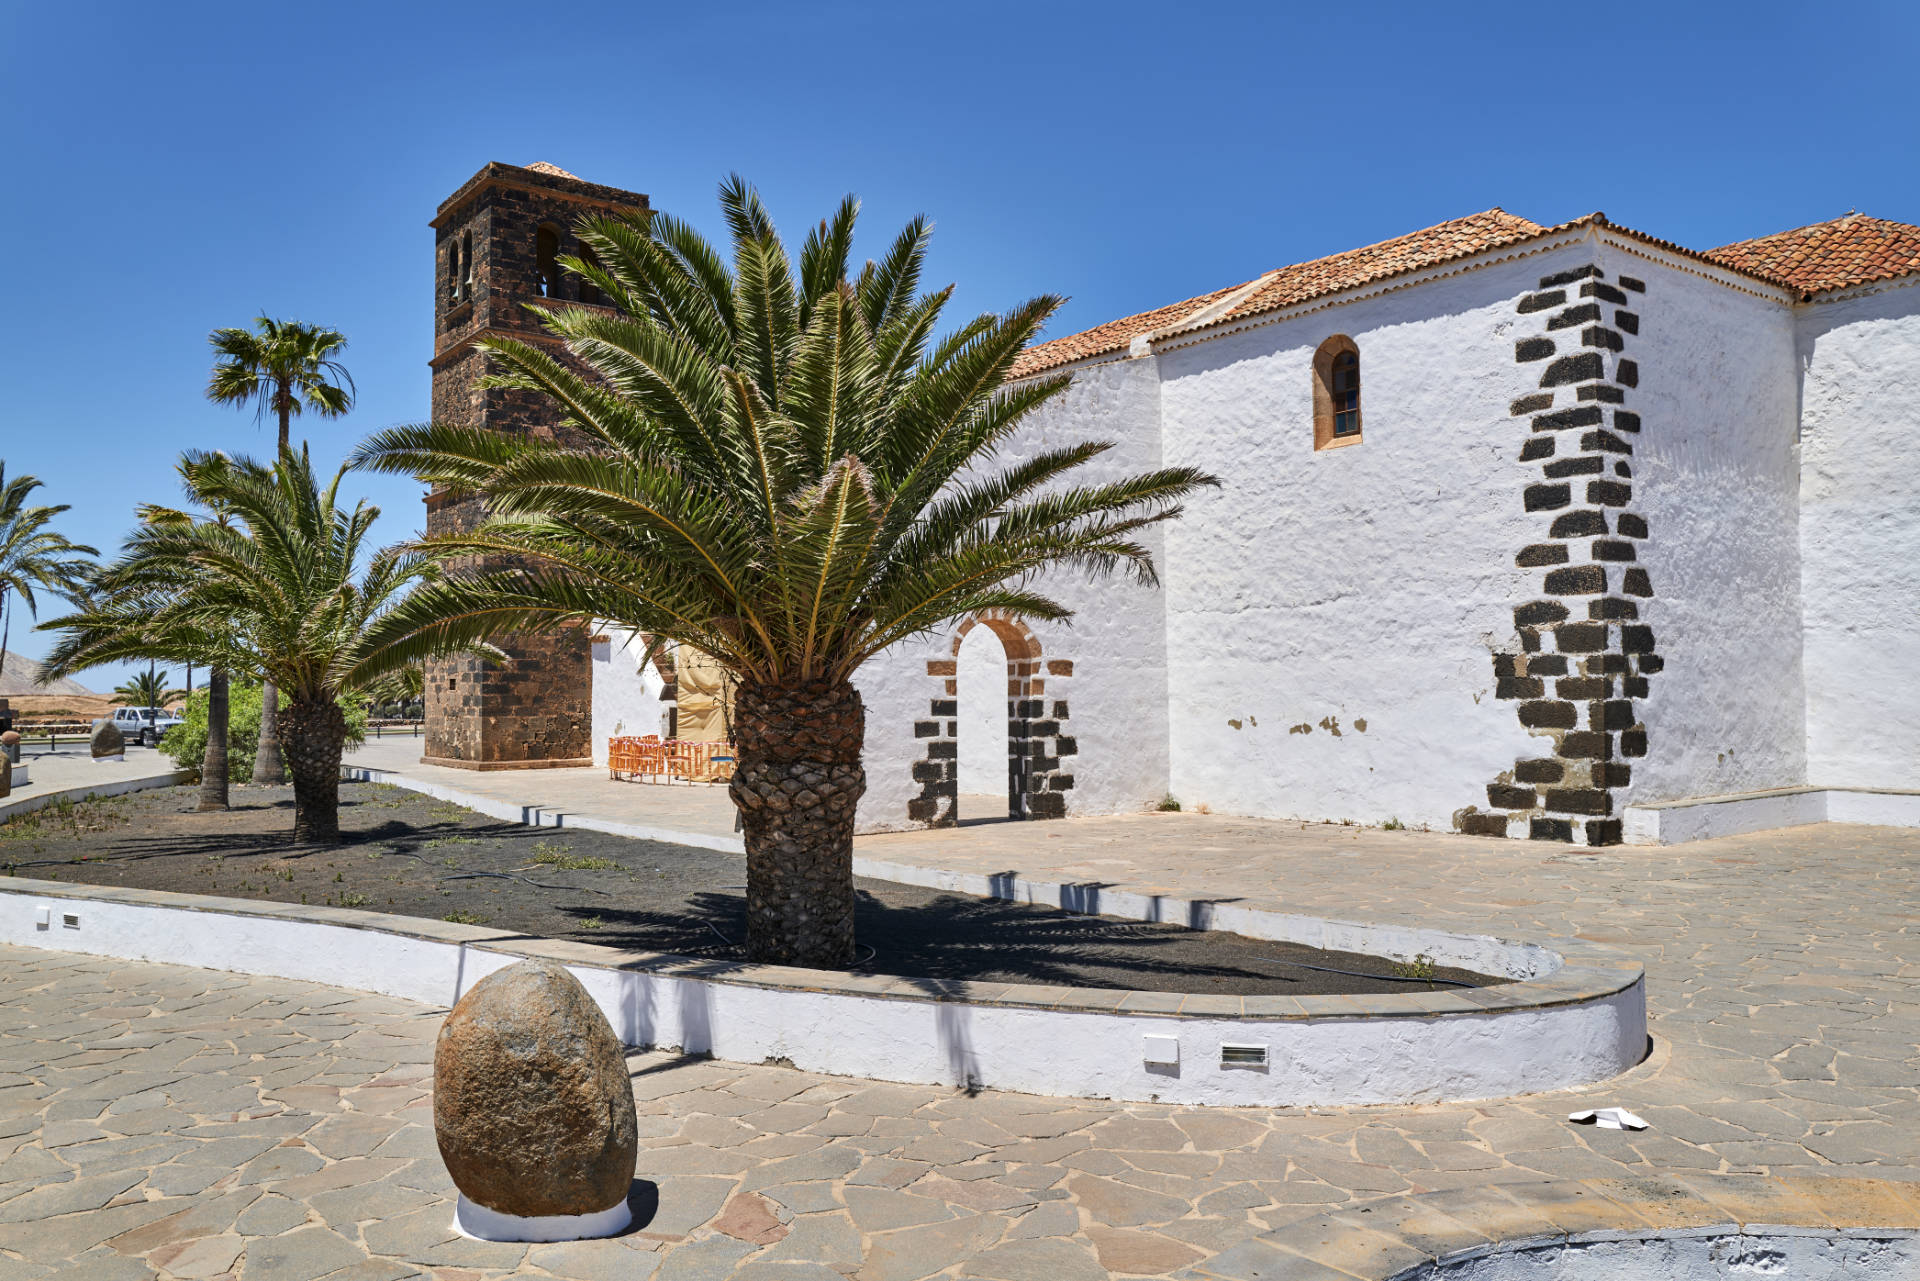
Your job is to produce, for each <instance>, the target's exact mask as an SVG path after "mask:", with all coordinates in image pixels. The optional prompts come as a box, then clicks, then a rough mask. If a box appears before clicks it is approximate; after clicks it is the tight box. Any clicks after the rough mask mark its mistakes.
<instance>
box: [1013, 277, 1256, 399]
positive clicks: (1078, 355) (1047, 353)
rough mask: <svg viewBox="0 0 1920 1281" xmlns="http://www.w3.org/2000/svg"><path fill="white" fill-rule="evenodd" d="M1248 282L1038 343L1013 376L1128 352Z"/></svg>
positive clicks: (1016, 365)
mask: <svg viewBox="0 0 1920 1281" xmlns="http://www.w3.org/2000/svg"><path fill="white" fill-rule="evenodd" d="M1242 288H1245V286H1244V285H1229V286H1228V287H1227V288H1225V289H1216V290H1214V291H1213V292H1212V293H1210V294H1201V295H1200V296H1199V297H1198V298H1189V299H1187V300H1186V301H1185V302H1176V303H1173V304H1172V305H1170V306H1166V307H1160V308H1156V309H1155V310H1153V311H1143V312H1141V313H1140V314H1139V315H1137V316H1122V317H1121V318H1120V319H1118V320H1109V321H1108V322H1107V323H1106V324H1104V325H1095V326H1094V327H1093V328H1092V329H1085V330H1082V331H1081V332H1079V333H1077V334H1069V335H1067V336H1066V337H1065V338H1055V339H1053V340H1052V341H1050V342H1043V343H1035V344H1034V345H1033V346H1031V347H1029V348H1027V349H1026V350H1025V351H1023V352H1021V353H1020V359H1018V360H1017V361H1015V362H1014V365H1013V372H1012V373H1010V374H1009V375H1008V377H1010V378H1025V377H1027V376H1028V375H1029V374H1037V373H1039V372H1040V371H1041V370H1043V369H1052V368H1053V367H1054V366H1056V365H1069V364H1072V363H1073V362H1074V361H1076V360H1085V359H1086V358H1087V357H1089V356H1104V355H1106V354H1107V353H1108V352H1112V351H1124V350H1126V348H1127V345H1128V344H1129V343H1131V342H1132V341H1133V340H1134V338H1135V337H1137V336H1138V335H1140V334H1144V333H1148V332H1150V331H1152V330H1155V329H1158V328H1160V327H1161V326H1163V325H1171V324H1172V323H1173V322H1174V321H1176V320H1179V319H1181V318H1182V317H1184V316H1191V315H1193V314H1194V313H1195V312H1197V311H1199V310H1200V309H1201V308H1203V307H1206V306H1209V305H1211V304H1213V303H1216V302H1219V301H1220V300H1221V299H1222V298H1225V297H1227V296H1228V295H1229V294H1231V293H1233V291H1234V290H1236V289H1242Z"/></svg>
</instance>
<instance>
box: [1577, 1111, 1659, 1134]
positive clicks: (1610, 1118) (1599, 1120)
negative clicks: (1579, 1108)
mask: <svg viewBox="0 0 1920 1281" xmlns="http://www.w3.org/2000/svg"><path fill="white" fill-rule="evenodd" d="M1567 1120H1569V1121H1573V1122H1576V1123H1578V1124H1580V1125H1597V1126H1599V1127H1600V1128H1601V1129H1603V1130H1644V1129H1646V1128H1647V1123H1646V1122H1645V1121H1643V1120H1641V1119H1640V1118H1639V1117H1637V1116H1635V1115H1634V1114H1633V1113H1631V1112H1629V1111H1627V1110H1626V1109H1625V1108H1589V1109H1587V1110H1586V1111H1584V1112H1569V1113H1567Z"/></svg>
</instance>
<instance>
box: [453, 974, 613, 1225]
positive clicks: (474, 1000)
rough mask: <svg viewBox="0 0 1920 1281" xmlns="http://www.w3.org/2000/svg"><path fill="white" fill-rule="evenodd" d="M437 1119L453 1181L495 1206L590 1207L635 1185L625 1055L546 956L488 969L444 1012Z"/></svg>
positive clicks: (599, 1207)
mask: <svg viewBox="0 0 1920 1281" xmlns="http://www.w3.org/2000/svg"><path fill="white" fill-rule="evenodd" d="M433 1126H434V1133H435V1136H436V1137H437V1138H438V1140H439V1143H440V1156H441V1159H442V1160H444V1161H445V1162H446V1164H447V1173H448V1174H450V1175H452V1176H453V1182H454V1186H456V1187H458V1188H459V1189H460V1191H461V1192H462V1193H464V1194H465V1195H466V1197H467V1198H468V1199H469V1200H471V1201H473V1202H474V1203H475V1204H477V1205H480V1206H484V1207H485V1208H487V1209H489V1210H493V1211H496V1212H497V1213H500V1214H508V1215H518V1216H521V1217H529V1218H530V1217H534V1216H540V1215H581V1214H595V1213H598V1212H600V1211H604V1210H607V1209H609V1208H610V1207H612V1206H615V1205H618V1204H620V1203H621V1202H623V1201H624V1200H625V1199H626V1197H627V1192H628V1190H629V1188H630V1187H631V1186H632V1183H633V1172H634V1161H635V1158H636V1156H637V1153H638V1148H639V1127H638V1124H637V1122H636V1120H635V1117H634V1108H633V1086H632V1083H631V1082H630V1081H629V1080H628V1078H627V1064H626V1057H625V1055H624V1053H623V1052H622V1049H621V1045H620V1041H619V1039H618V1038H617V1037H615V1036H614V1034H613V1028H612V1027H611V1026H610V1025H609V1024H608V1023H607V1018H606V1015H604V1014H602V1013H601V1012H600V1007H599V1006H597V1005H595V1004H594V1002H593V998H592V997H590V996H588V995H587V991H586V989H585V988H583V987H581V986H580V981H579V980H578V979H576V978H574V977H573V975H571V974H569V973H568V972H567V970H566V968H565V967H564V966H561V965H559V964H557V963H555V962H552V961H521V962H519V963H518V964H515V965H511V966H508V967H507V968H506V969H504V970H500V971H497V972H496V973H493V974H490V975H488V976H487V977H486V978H484V979H482V980H480V982H478V983H476V984H475V985H474V986H473V988H472V990H470V991H469V992H468V993H467V994H466V995H465V996H463V997H461V998H460V1001H459V1003H458V1004H457V1005H455V1006H454V1007H453V1012H452V1013H451V1014H449V1015H447V1018H446V1022H445V1023H443V1024H441V1027H440V1039H439V1043H438V1045H437V1046H436V1047H435V1049H434V1055H433Z"/></svg>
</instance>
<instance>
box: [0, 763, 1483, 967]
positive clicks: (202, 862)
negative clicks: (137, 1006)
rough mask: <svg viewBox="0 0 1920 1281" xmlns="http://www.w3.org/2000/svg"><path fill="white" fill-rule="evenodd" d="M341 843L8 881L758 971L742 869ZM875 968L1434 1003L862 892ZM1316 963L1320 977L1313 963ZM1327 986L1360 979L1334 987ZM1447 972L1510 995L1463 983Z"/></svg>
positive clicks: (1048, 921)
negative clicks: (305, 912) (442, 929)
mask: <svg viewBox="0 0 1920 1281" xmlns="http://www.w3.org/2000/svg"><path fill="white" fill-rule="evenodd" d="M340 791H341V808H340V825H341V829H342V834H343V836H344V837H345V840H344V842H343V843H342V844H339V845H332V846H324V847H312V846H296V845H293V844H292V843H291V839H292V838H291V831H292V827H293V795H292V789H291V788H285V787H235V788H234V789H233V802H234V808H233V809H232V810H231V811H229V812H227V813H224V814H198V813H195V812H193V806H194V802H195V799H196V796H197V789H195V788H191V787H173V788H163V789H159V790H156V791H150V792H139V793H135V794H132V795H129V796H119V797H113V798H110V799H106V800H96V801H87V802H84V803H82V804H80V805H74V806H64V805H63V806H55V807H49V808H47V809H44V810H40V811H38V812H36V813H34V814H28V815H24V816H22V817H20V818H16V819H14V820H13V821H12V822H10V823H6V824H0V870H4V871H5V872H6V873H7V874H8V875H13V876H26V877H35V878H39V879H42V880H60V881H79V882H84V883H86V884H90V885H124V886H129V887H135V888H140V889H154V890H175V891H180V892H185V893H198V894H222V895H226V896H228V897H232V898H254V899H271V900H274V901H276V902H282V903H313V904H325V905H331V906H336V907H356V908H363V909H367V910H371V911H379V912H392V913H395V914H397V915H401V916H416V917H428V918H432V919H437V920H446V921H464V922H468V923H471V924H476V925H489V926H495V927H498V928H502V929H510V930H514V931H517V932H520V933H523V934H529V935H536V936H540V937H544V938H565V939H574V940H577V941H580V942H583V943H599V944H603V945H606V946H609V947H620V948H634V949H640V950H644V951H652V952H676V953H681V954H684V955H690V956H702V957H711V958H714V959H726V960H737V959H743V949H742V948H741V947H740V946H739V941H740V940H741V939H742V938H743V937H744V936H745V932H746V926H745V918H746V906H745V882H746V861H745V860H744V859H743V858H741V857H740V856H738V855H733V854H722V853H718V852H716V851H712V850H702V849H694V848H690V847H688V846H684V845H668V844H664V843H661V842H657V841H636V840H630V839H628V838H626V837H620V836H608V835H604V834H601V833H598V832H586V831H579V830H571V829H568V830H554V829H536V828H527V827H522V826H519V825H518V824H512V823H502V822H499V821H496V820H493V819H488V818H484V817H482V816H480V815H476V814H474V813H473V812H471V811H469V810H465V809H462V808H460V807H459V806H456V805H451V804H447V803H446V802H443V801H436V800H433V799H431V798H430V797H426V796H422V795H419V794H418V793H414V792H408V791H404V790H401V789H399V788H394V787H386V786H381V785H378V784H343V785H342V787H341V789H340ZM858 884H859V890H860V906H859V916H858V922H857V929H858V936H859V940H860V943H861V948H860V964H859V965H858V966H857V968H858V969H860V970H863V971H869V972H875V973H883V974H897V975H901V976H903V977H914V978H921V977H930V978H947V979H977V980H990V981H994V982H1003V983H1009V982H1010V983H1052V984H1063V985H1069V986H1078V987H1095V988H1132V989H1139V990H1146V991H1156V992H1217V993H1229V994H1251V993H1288V994H1293V995H1310V994H1324V993H1361V992H1419V991H1427V990H1429V988H1430V984H1429V983H1428V982H1427V981H1425V978H1424V977H1423V978H1408V977H1405V976H1404V972H1403V973H1401V974H1396V972H1395V971H1396V967H1395V966H1394V965H1393V963H1392V962H1389V961H1386V960H1383V959H1381V958H1380V957H1375V956H1364V955H1359V954H1355V953H1351V952H1323V951H1320V950H1318V949H1315V948H1309V947H1302V946H1300V945H1297V944H1290V943H1270V942H1264V941H1261V940H1258V939H1250V938H1245V937H1242V936H1240V935H1237V934H1227V933H1222V932H1218V931H1196V930H1185V929H1181V928H1178V927H1176V926H1168V925H1148V924H1142V923H1140V922H1137V921H1125V920H1119V919H1116V918H1113V917H1106V916H1089V915H1083V914H1078V913H1071V912H1063V911H1058V910H1055V909H1052V908H1044V907H1031V906H1027V905H1023V904H1014V903H1004V902H998V901H995V900H991V899H979V898H974V897H972V896H969V895H964V894H952V893H946V892H942V891H938V890H929V889H922V888H919V887H916V886H910V885H896V884H894V883H892V882H890V881H870V880H861V881H860V882H859V883H858ZM1314 967H1319V968H1314ZM1330 971H1345V973H1333V972H1330ZM1432 977H1433V978H1435V979H1438V980H1452V981H1454V982H1458V983H1466V984H1471V985H1473V986H1483V985H1490V984H1494V983H1499V982H1504V981H1505V980H1503V979H1496V978H1489V977H1487V976H1485V975H1479V974H1472V973H1468V972H1466V971H1460V970H1452V969H1445V968H1442V969H1437V970H1435V971H1433V974H1432Z"/></svg>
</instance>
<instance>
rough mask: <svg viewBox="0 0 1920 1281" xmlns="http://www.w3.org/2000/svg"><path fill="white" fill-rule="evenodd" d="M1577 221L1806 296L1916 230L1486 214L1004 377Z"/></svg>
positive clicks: (1900, 251) (1118, 324)
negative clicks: (1674, 224)
mask: <svg viewBox="0 0 1920 1281" xmlns="http://www.w3.org/2000/svg"><path fill="white" fill-rule="evenodd" d="M1585 224H1597V225H1599V226H1603V227H1608V228H1610V229H1612V230H1613V231H1615V232H1617V233H1619V234H1621V235H1626V236H1631V237H1633V238H1634V239H1636V240H1640V241H1643V242H1645V243H1647V244H1650V245H1655V246H1658V247H1660V248H1662V249H1667V250H1670V251H1672V252H1674V253H1678V254H1682V255H1684V256H1686V257H1688V258H1693V259H1696V260H1698V261H1703V262H1711V263H1714V264H1716V265H1718V266H1722V267H1726V268H1728V269H1730V270H1733V271H1737V272H1739V273H1741V274H1742V275H1746V276H1751V277H1754V278H1756V279H1758V280H1762V281H1765V282H1767V283H1769V284H1775V285H1780V286H1784V287H1786V288H1789V289H1795V290H1798V291H1800V292H1802V293H1807V294H1810V293H1815V292H1818V291H1820V290H1825V289H1839V288H1844V287H1846V286H1849V285H1858V284H1866V283H1869V282H1871V281H1875V280H1886V279H1889V278H1891V277H1894V276H1904V275H1908V274H1911V273H1914V272H1920V227H1913V226H1909V225H1907V224H1906V223H1899V222H1887V221H1885V220H1883V219H1879V218H1868V217H1866V216H1865V215H1864V214H1848V215H1847V216H1846V217H1845V218H1837V219H1835V220H1833V221H1832V222H1823V223H1816V224H1815V225H1814V226H1811V227H1800V228H1798V229H1796V230H1793V231H1783V232H1781V233H1779V234H1778V235H1775V236H1763V237H1761V238H1760V239H1758V240H1743V241H1741V242H1740V243H1738V244H1733V245H1727V246H1724V247H1722V248H1720V249H1713V250H1709V251H1707V252H1706V253H1701V252H1699V251H1698V250H1694V249H1688V248H1686V247H1685V246H1684V245H1677V244H1674V243H1673V242H1672V241H1670V240H1662V239H1660V238H1659V237H1657V236H1650V235H1647V234H1646V233H1645V232H1640V231H1635V230H1633V229H1632V228H1630V227H1622V226H1619V225H1617V224H1614V223H1610V222H1608V221H1607V216H1606V215H1605V214H1602V213H1591V214H1588V215H1586V216H1585V217H1584V218H1576V219H1574V220H1572V221H1571V222H1563V223H1561V224H1560V225H1559V226H1556V227H1543V226H1541V225H1540V224H1539V223H1536V222H1531V221H1529V220H1527V219H1525V218H1521V217H1519V216H1517V215H1515V214H1510V213H1507V212H1506V211H1505V210H1503V209H1499V208H1493V209H1488V210H1485V211H1483V212H1481V213H1476V214H1468V215H1467V216H1466V217H1464V218H1455V219H1454V220H1453V221H1451V222H1443V223H1440V224H1438V225H1436V226H1432V227H1427V228H1424V229H1422V230H1420V231H1415V232H1412V233H1410V234H1408V235H1405V236H1397V237H1395V238H1394V239H1392V240H1383V241H1381V242H1380V243H1379V244H1377V245H1367V246H1365V247H1364V248H1360V249H1350V250H1348V251H1347V252H1345V253H1339V254H1333V255H1331V256H1329V257H1326V258H1316V259H1314V260H1313V261H1311V262H1303V263H1296V264H1295V265H1293V266H1291V267H1282V268H1280V269H1279V270H1277V271H1270V272H1268V273H1267V274H1266V275H1264V276H1261V277H1258V278H1257V279H1255V280H1251V281H1247V282H1245V283H1244V284H1239V285H1232V286H1229V287H1228V288H1226V289H1216V290H1214V291H1213V292H1212V293H1210V294H1201V295H1200V296H1199V297H1197V298H1189V299H1187V300H1186V301H1184V302H1177V303H1173V304H1172V305H1170V306H1166V307H1160V308H1157V309H1155V310H1153V311H1143V312H1141V313H1140V314H1138V315H1135V316H1123V317H1121V318H1120V319H1119V320H1110V321H1108V322H1107V323H1106V324H1104V325H1097V326H1095V327H1094V328H1092V329H1088V330H1084V331H1082V332H1080V333H1077V334H1070V335H1068V336H1067V337H1065V338H1055V339H1053V340H1052V341H1050V342H1043V343H1036V344H1035V345H1034V346H1032V347H1029V348H1028V349H1027V350H1026V351H1025V352H1023V353H1021V356H1020V359H1019V360H1018V361H1017V362H1016V363H1015V364H1014V367H1013V372H1012V374H1011V375H1010V376H1011V377H1013V378H1027V377H1031V376H1032V375H1034V374H1038V373H1043V372H1045V371H1046V370H1049V369H1055V368H1058V367H1059V366H1061V365H1068V364H1072V363H1073V362H1075V361H1078V360H1085V359H1088V358H1089V357H1092V356H1102V355H1107V354H1109V353H1111V352H1115V351H1121V350H1124V349H1125V348H1127V347H1128V346H1129V345H1130V344H1131V343H1132V341H1133V340H1134V339H1135V338H1137V337H1139V336H1140V335H1142V334H1146V333H1151V332H1153V331H1155V330H1162V329H1178V328H1180V327H1181V325H1182V323H1183V322H1185V323H1193V324H1209V325H1210V324H1220V323H1225V322H1230V321H1233V320H1238V319H1241V318H1243V317H1247V316H1254V315H1258V314H1260V313H1261V312H1265V311H1275V310H1278V309H1280V308H1282V307H1291V306H1294V305H1295V304H1297V303H1302V302H1307V301H1309V300H1311V299H1314V298H1318V297H1321V296H1323V295H1325V294H1332V293H1338V292H1339V291H1341V290H1343V289H1353V288H1357V287H1358V286H1360V285H1365V284H1370V283H1372V282H1374V281H1376V280H1383V279H1385V278H1387V277H1389V276H1398V275H1403V274H1405V273H1407V272H1411V271H1420V270H1423V269H1425V268H1428V267H1434V266H1438V265H1440V264H1442V263H1446V262H1451V261H1453V260H1455V259H1459V258H1468V257H1471V256H1473V255H1474V254H1477V253H1484V252H1485V251H1486V250H1489V249H1498V248H1501V247H1503V246H1505V245H1511V244H1517V243H1519V242H1521V241H1524V240H1532V239H1534V238H1536V237H1539V236H1546V235H1552V234H1554V233H1556V232H1561V231H1566V230H1569V229H1571V228H1574V227H1578V226H1582V225H1585ZM1236 292H1241V293H1244V296H1243V297H1240V298H1237V299H1233V300H1232V303H1231V305H1230V306H1227V307H1225V308H1224V309H1222V308H1220V307H1219V305H1218V304H1220V303H1221V302H1222V301H1224V300H1227V299H1228V298H1229V297H1230V296H1231V295H1233V294H1235V293H1236Z"/></svg>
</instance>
